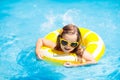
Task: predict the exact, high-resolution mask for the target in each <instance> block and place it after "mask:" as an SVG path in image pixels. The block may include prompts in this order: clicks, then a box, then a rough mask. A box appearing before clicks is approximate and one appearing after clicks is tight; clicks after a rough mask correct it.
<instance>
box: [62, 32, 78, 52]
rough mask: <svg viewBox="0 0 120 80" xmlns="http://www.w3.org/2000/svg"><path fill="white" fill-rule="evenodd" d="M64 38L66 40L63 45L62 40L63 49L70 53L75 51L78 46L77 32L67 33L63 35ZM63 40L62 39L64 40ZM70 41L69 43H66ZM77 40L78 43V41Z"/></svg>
mask: <svg viewBox="0 0 120 80" xmlns="http://www.w3.org/2000/svg"><path fill="white" fill-rule="evenodd" d="M62 40H63V41H65V42H64V44H65V45H63V44H62V42H61V44H60V46H61V49H62V50H63V51H64V52H65V53H70V52H71V51H73V50H74V49H75V48H76V47H77V45H78V44H77V43H78V42H77V35H76V34H71V35H70V34H65V35H63V36H62ZM62 40H61V41H62ZM66 42H68V43H66ZM76 42H77V43H76Z"/></svg>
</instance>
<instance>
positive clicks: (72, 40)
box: [36, 24, 96, 67]
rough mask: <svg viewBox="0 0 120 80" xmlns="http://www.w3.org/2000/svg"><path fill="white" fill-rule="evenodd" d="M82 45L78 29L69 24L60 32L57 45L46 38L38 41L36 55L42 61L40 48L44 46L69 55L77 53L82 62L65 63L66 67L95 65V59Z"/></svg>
mask: <svg viewBox="0 0 120 80" xmlns="http://www.w3.org/2000/svg"><path fill="white" fill-rule="evenodd" d="M81 43H82V37H81V33H80V30H79V29H78V27H77V26H75V25H73V24H68V25H66V26H64V27H63V28H62V30H61V31H60V34H59V35H58V37H57V42H56V43H53V42H52V41H50V40H47V39H44V38H43V39H38V41H37V44H36V54H37V56H38V58H40V59H42V54H44V53H41V50H40V48H41V47H42V46H46V47H49V48H52V49H55V50H58V51H63V52H64V53H65V54H69V53H71V52H74V53H76V55H77V56H78V61H80V63H77V64H73V63H71V62H66V63H64V66H66V67H72V66H82V65H86V64H95V63H96V61H95V59H94V58H93V56H92V55H91V54H90V53H89V52H87V51H86V50H85V49H84V48H83V47H81ZM82 59H84V60H85V61H86V62H85V63H84V64H83V63H82Z"/></svg>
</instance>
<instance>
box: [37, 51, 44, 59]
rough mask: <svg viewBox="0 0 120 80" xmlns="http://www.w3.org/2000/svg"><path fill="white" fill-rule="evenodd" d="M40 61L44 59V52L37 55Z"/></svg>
mask: <svg viewBox="0 0 120 80" xmlns="http://www.w3.org/2000/svg"><path fill="white" fill-rule="evenodd" d="M37 57H38V59H41V60H42V59H43V54H42V51H39V53H38V54H37Z"/></svg>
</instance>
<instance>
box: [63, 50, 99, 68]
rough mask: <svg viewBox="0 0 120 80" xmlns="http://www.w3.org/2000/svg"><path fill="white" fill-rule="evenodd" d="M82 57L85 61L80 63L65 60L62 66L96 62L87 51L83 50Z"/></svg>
mask: <svg viewBox="0 0 120 80" xmlns="http://www.w3.org/2000/svg"><path fill="white" fill-rule="evenodd" d="M82 58H83V59H85V62H83V63H80V62H76V63H71V62H66V63H65V64H64V66H66V67H75V66H84V65H89V64H96V63H97V62H96V60H95V59H94V58H93V56H92V55H91V54H90V53H89V52H87V51H84V53H83V56H82Z"/></svg>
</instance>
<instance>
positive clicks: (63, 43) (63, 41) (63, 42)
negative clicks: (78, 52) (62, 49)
mask: <svg viewBox="0 0 120 80" xmlns="http://www.w3.org/2000/svg"><path fill="white" fill-rule="evenodd" d="M60 43H61V44H62V45H63V46H66V45H70V46H71V47H74V48H75V47H77V46H78V44H79V43H78V42H68V41H66V40H64V39H62V38H60Z"/></svg>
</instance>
